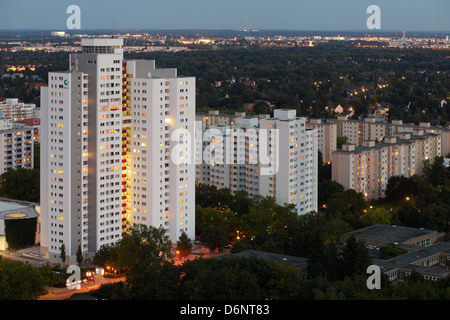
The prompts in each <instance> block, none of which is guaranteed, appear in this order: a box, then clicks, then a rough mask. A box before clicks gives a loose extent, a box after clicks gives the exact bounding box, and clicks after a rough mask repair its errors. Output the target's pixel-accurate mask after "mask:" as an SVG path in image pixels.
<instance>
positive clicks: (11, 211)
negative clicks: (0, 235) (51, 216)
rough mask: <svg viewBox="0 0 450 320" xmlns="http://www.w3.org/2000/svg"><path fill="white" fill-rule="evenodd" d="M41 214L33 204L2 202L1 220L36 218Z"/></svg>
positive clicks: (0, 207) (0, 206)
mask: <svg viewBox="0 0 450 320" xmlns="http://www.w3.org/2000/svg"><path fill="white" fill-rule="evenodd" d="M38 216H39V214H38V212H37V211H36V210H35V208H34V206H33V205H31V204H20V203H17V202H12V201H0V219H1V220H11V219H28V218H36V217H38Z"/></svg>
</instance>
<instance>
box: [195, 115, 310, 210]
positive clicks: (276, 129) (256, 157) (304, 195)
mask: <svg viewBox="0 0 450 320" xmlns="http://www.w3.org/2000/svg"><path fill="white" fill-rule="evenodd" d="M210 129H213V130H216V131H217V136H218V137H222V141H217V137H214V138H212V137H211V136H212V135H213V133H214V131H212V130H208V131H204V133H203V143H198V144H197V147H198V148H200V146H201V147H202V148H203V155H205V154H206V155H208V154H210V152H211V150H214V152H215V153H214V154H215V155H216V156H217V155H221V154H224V155H225V158H224V159H225V160H224V161H223V162H222V163H218V162H217V161H210V162H205V160H208V159H203V160H204V162H203V163H200V162H198V165H197V176H196V178H197V181H198V182H201V183H206V184H209V185H214V186H216V187H218V188H229V189H230V190H231V192H233V193H234V192H237V191H239V190H245V191H247V193H248V194H249V196H256V195H262V196H272V197H275V198H276V200H277V202H278V203H279V204H281V205H283V204H286V203H287V204H294V205H295V206H296V208H297V212H298V213H299V214H303V213H307V212H310V211H316V210H317V161H318V159H317V152H318V147H317V130H316V129H311V130H310V129H307V128H306V119H305V118H297V117H296V112H295V110H284V109H283V110H275V111H274V117H273V118H264V119H258V118H257V117H241V118H236V119H235V122H234V124H233V126H232V127H231V128H229V127H211V128H210ZM199 136H200V133H199V132H198V133H197V137H199ZM206 148H209V149H206ZM205 149H206V153H205V152H204V150H205ZM200 152H201V150H197V154H200ZM218 158H219V159H221V157H220V156H219V157H218Z"/></svg>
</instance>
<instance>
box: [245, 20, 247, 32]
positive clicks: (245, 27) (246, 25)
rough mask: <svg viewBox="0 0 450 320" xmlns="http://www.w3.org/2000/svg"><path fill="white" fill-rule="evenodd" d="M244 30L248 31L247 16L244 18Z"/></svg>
mask: <svg viewBox="0 0 450 320" xmlns="http://www.w3.org/2000/svg"><path fill="white" fill-rule="evenodd" d="M244 31H247V17H245V18H244Z"/></svg>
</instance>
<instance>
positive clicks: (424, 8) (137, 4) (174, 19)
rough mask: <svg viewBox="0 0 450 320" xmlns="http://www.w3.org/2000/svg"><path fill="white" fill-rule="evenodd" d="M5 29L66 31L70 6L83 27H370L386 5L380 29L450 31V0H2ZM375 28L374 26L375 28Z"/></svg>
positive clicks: (1, 21)
mask: <svg viewBox="0 0 450 320" xmlns="http://www.w3.org/2000/svg"><path fill="white" fill-rule="evenodd" d="M0 2H1V4H0V8H1V11H0V30H7V29H13V30H21V29H35V30H61V31H68V29H67V26H66V21H67V18H68V17H69V16H70V14H68V13H66V10H67V7H68V6H70V5H77V6H79V7H80V9H81V30H80V31H82V30H83V29H84V30H99V29H105V30H110V29H113V25H114V21H115V26H116V29H117V30H119V29H148V30H161V29H162V30H164V29H165V30H167V29H169V30H175V29H235V30H236V29H244V28H245V29H260V30H302V31H339V30H344V31H364V30H366V31H367V30H368V29H367V26H366V21H367V19H368V18H369V16H370V14H368V13H367V12H366V10H367V8H368V7H369V6H370V5H378V6H379V7H380V8H381V29H380V30H377V31H383V30H384V31H392V30H396V31H400V30H404V31H423V32H427V31H441V32H447V31H448V32H449V33H450V19H449V13H450V1H448V0H427V1H426V0H314V1H313V0H308V1H305V0H278V1H273V0H228V1H223V0H221V1H218V0H190V1H186V0H164V1H162V0H159V1H157V0H127V1H117V0H110V1H108V0H57V1H55V0H15V1H9V0H0ZM370 31H371V32H372V31H373V30H370Z"/></svg>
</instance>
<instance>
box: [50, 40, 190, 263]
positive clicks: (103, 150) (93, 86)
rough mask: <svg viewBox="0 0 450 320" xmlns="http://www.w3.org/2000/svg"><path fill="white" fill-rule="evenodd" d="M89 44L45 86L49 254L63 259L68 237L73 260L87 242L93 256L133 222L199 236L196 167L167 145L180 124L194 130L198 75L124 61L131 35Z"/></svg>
mask: <svg viewBox="0 0 450 320" xmlns="http://www.w3.org/2000/svg"><path fill="white" fill-rule="evenodd" d="M81 45H82V53H80V54H72V55H71V56H70V70H69V71H67V72H54V73H49V83H48V87H43V88H42V89H41V90H42V94H41V110H42V131H43V132H42V145H41V148H42V152H41V165H42V169H41V221H42V222H41V224H42V241H41V251H42V253H44V254H48V256H49V258H50V261H60V258H59V254H60V252H61V246H62V244H64V245H65V248H66V255H67V257H68V263H73V262H74V261H75V256H76V252H77V249H78V246H81V249H82V252H83V255H84V256H85V257H86V258H91V257H92V256H93V255H94V254H95V252H96V251H97V250H98V249H99V248H100V247H101V246H102V245H111V244H114V243H115V242H116V241H117V240H119V239H120V238H121V237H122V235H124V234H125V233H126V232H127V231H128V230H129V228H130V226H131V225H132V224H133V223H142V224H147V225H152V226H155V227H160V226H162V227H163V228H165V229H166V230H167V232H168V234H169V235H170V237H171V240H172V241H173V242H175V241H176V240H177V239H178V237H179V236H180V235H181V232H182V231H184V232H186V233H187V234H188V236H189V237H191V238H192V239H193V238H194V236H195V235H194V232H195V230H194V226H195V211H194V209H195V208H194V207H195V203H194V192H195V190H194V188H195V185H194V172H195V171H194V167H193V165H188V164H186V165H184V164H183V166H181V164H177V165H176V166H175V165H174V164H173V163H172V162H171V158H170V157H169V158H168V157H167V149H171V148H173V147H174V146H178V143H177V142H172V141H171V133H172V132H173V130H175V129H178V128H180V127H183V128H184V127H185V128H186V129H188V130H190V129H192V132H194V131H193V129H194V128H193V126H194V125H193V122H194V118H195V112H194V110H195V78H177V74H176V69H155V62H154V61H152V60H150V61H129V62H127V61H125V60H124V59H123V49H122V46H123V40H122V39H114V38H111V39H82V43H81ZM182 105H183V106H182ZM191 176H192V177H191ZM181 180H183V184H182V185H183V188H182V189H183V190H181V184H180V182H181ZM179 185H180V186H179ZM178 188H180V189H178ZM175 189H176V190H175ZM188 197H189V198H188Z"/></svg>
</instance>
